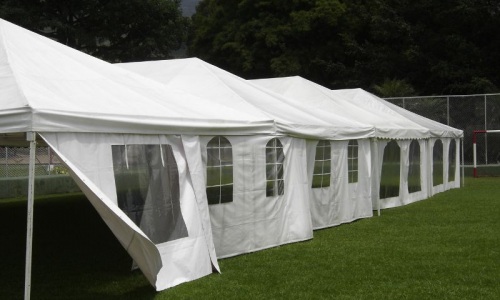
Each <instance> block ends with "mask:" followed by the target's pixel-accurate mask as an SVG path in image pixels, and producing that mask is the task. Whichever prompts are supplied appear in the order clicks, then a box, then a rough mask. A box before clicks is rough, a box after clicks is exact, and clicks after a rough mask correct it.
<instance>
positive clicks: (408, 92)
mask: <svg viewBox="0 0 500 300" xmlns="http://www.w3.org/2000/svg"><path fill="white" fill-rule="evenodd" d="M373 89H374V90H375V93H376V94H377V95H378V96H379V97H384V98H387V97H404V96H414V95H415V90H414V89H413V87H412V86H411V85H410V84H409V83H408V82H406V80H401V79H386V80H384V82H382V84H380V85H374V86H373Z"/></svg>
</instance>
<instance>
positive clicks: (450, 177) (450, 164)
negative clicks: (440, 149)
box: [448, 140, 457, 182]
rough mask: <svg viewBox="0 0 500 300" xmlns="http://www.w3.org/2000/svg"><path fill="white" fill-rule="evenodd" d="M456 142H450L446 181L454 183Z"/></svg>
mask: <svg viewBox="0 0 500 300" xmlns="http://www.w3.org/2000/svg"><path fill="white" fill-rule="evenodd" d="M456 146H457V145H456V142H455V140H451V143H450V150H449V154H448V181H449V182H452V181H455V169H456V166H455V163H456Z"/></svg>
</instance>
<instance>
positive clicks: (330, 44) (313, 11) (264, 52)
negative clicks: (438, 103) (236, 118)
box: [189, 0, 500, 96]
mask: <svg viewBox="0 0 500 300" xmlns="http://www.w3.org/2000/svg"><path fill="white" fill-rule="evenodd" d="M499 34H500V7H499V6H498V4H497V3H496V2H495V1H489V0H476V1H473V2H470V1H462V0H456V1H408V0H403V1H400V0H398V1H396V0H379V1H361V0H353V1H340V0H335V1H313V0H294V1H267V0H258V1H215V0H205V1H202V2H200V5H199V6H198V9H197V12H196V14H195V15H194V16H193V27H192V30H191V35H190V42H189V53H190V54H191V55H195V56H199V57H200V58H202V59H204V60H207V61H208V62H211V63H213V64H215V65H217V66H220V67H222V68H224V69H227V70H228V71H231V72H234V73H236V74H238V75H240V76H243V77H247V78H254V77H274V76H285V75H301V76H303V77H306V78H307V79H310V80H313V81H315V82H317V83H319V84H322V85H325V86H327V87H330V88H350V87H361V88H365V89H368V90H371V89H372V88H373V87H376V85H377V84H380V83H382V84H381V85H380V87H382V88H383V89H384V90H386V89H389V87H385V88H384V85H385V84H386V83H389V82H390V80H386V79H387V78H395V82H397V81H399V80H398V79H404V81H405V83H406V84H407V85H408V86H407V87H413V89H414V94H443V93H448V94H465V93H486V92H498V91H499V86H500V73H499V72H498V69H500V39H498V38H495V37H498V36H499ZM384 81H386V82H384ZM395 82H393V83H395ZM400 83H401V82H400ZM398 91H400V92H403V93H405V94H406V95H410V94H411V92H412V90H411V89H406V88H405V89H402V90H395V91H394V92H398ZM391 95H393V96H405V95H402V94H397V95H396V94H392V93H391Z"/></svg>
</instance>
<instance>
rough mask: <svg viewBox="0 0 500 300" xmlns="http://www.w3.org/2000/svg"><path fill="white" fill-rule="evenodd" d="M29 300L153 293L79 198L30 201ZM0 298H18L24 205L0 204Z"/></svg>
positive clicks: (21, 287)
mask: <svg viewBox="0 0 500 300" xmlns="http://www.w3.org/2000/svg"><path fill="white" fill-rule="evenodd" d="M33 234H34V235H33V236H34V237H33V264H32V287H31V295H32V298H33V299H152V298H154V297H155V295H156V292H155V290H154V288H153V287H152V286H151V285H150V284H149V283H148V281H147V280H146V278H145V277H144V276H143V274H142V273H141V272H140V271H133V272H131V271H130V267H131V264H132V259H131V258H130V256H129V255H128V254H127V253H126V251H125V250H124V249H123V247H122V246H121V245H120V244H119V242H118V241H117V239H116V238H115V237H114V236H113V234H112V233H111V231H110V230H109V229H108V227H107V226H106V225H105V223H104V222H103V221H102V220H101V218H100V217H99V215H98V214H97V212H96V211H95V209H94V208H93V207H92V206H91V204H90V203H89V202H88V201H87V199H86V198H85V197H84V196H82V195H71V196H67V197H58V198H50V199H49V198H47V199H37V200H35V208H34V232H33ZM0 237H1V239H2V243H1V244H0V245H1V246H0V270H2V271H1V273H0V299H22V298H23V296H24V272H25V253H26V252H25V251H26V250H25V245H26V201H25V200H19V201H8V202H1V200H0Z"/></svg>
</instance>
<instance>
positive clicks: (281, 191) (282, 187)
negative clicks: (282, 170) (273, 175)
mask: <svg viewBox="0 0 500 300" xmlns="http://www.w3.org/2000/svg"><path fill="white" fill-rule="evenodd" d="M284 194H285V181H283V180H278V195H284Z"/></svg>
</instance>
